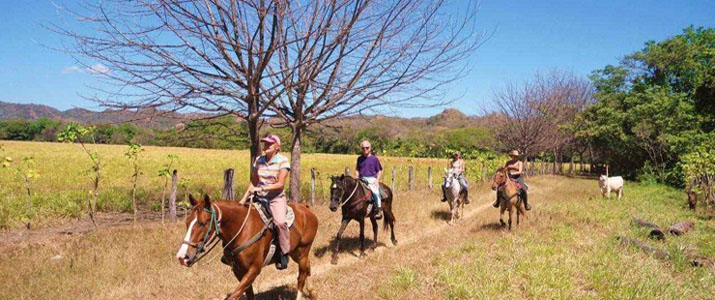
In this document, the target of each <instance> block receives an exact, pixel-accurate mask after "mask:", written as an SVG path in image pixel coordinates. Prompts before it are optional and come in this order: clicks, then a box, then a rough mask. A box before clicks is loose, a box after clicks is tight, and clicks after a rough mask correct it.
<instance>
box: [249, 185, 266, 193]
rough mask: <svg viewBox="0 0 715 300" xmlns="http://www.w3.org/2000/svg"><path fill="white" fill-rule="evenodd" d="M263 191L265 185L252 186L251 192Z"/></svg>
mask: <svg viewBox="0 0 715 300" xmlns="http://www.w3.org/2000/svg"><path fill="white" fill-rule="evenodd" d="M263 191H264V189H263V187H258V186H254V187H253V188H251V193H257V192H263Z"/></svg>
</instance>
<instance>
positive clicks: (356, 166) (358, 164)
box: [355, 156, 360, 178]
mask: <svg viewBox="0 0 715 300" xmlns="http://www.w3.org/2000/svg"><path fill="white" fill-rule="evenodd" d="M358 166H360V156H358V158H357V161H356V162H355V178H360V171H358Z"/></svg>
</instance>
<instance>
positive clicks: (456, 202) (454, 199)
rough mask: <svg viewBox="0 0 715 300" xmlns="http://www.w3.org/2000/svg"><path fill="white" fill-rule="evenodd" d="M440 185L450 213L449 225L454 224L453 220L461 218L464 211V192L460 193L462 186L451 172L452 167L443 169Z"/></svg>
mask: <svg viewBox="0 0 715 300" xmlns="http://www.w3.org/2000/svg"><path fill="white" fill-rule="evenodd" d="M442 186H444V189H445V196H446V197H447V203H449V210H450V213H451V214H452V215H451V217H450V219H449V225H454V222H455V220H459V219H461V217H462V215H463V213H464V194H462V193H460V191H461V190H462V186H461V185H460V184H459V180H457V176H456V175H455V174H454V173H453V172H452V169H448V168H445V169H444V181H443V182H442Z"/></svg>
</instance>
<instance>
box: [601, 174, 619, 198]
mask: <svg viewBox="0 0 715 300" xmlns="http://www.w3.org/2000/svg"><path fill="white" fill-rule="evenodd" d="M598 187H600V188H601V194H603V196H604V197H607V198H611V191H615V192H617V193H618V200H621V197H622V196H623V177H621V176H614V177H607V176H606V175H601V177H600V178H598Z"/></svg>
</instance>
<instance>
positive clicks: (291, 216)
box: [251, 199, 295, 266]
mask: <svg viewBox="0 0 715 300" xmlns="http://www.w3.org/2000/svg"><path fill="white" fill-rule="evenodd" d="M251 204H252V205H253V207H255V208H256V211H258V215H259V216H260V217H261V220H262V221H263V224H264V225H265V226H268V229H270V230H271V231H273V240H272V241H271V246H270V247H269V248H268V253H267V254H266V258H265V259H264V260H263V266H267V265H269V264H270V263H271V261H272V260H273V259H274V258H278V257H277V255H276V254H278V253H280V252H277V251H276V250H277V249H279V247H280V246H279V245H278V228H276V226H275V223H273V214H272V213H271V209H270V206H269V205H268V201H266V200H265V199H255V200H254V201H253V202H252V203H251ZM286 223H288V224H287V225H288V229H290V228H291V227H293V223H295V212H294V211H293V208H292V207H290V206H289V205H286Z"/></svg>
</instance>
